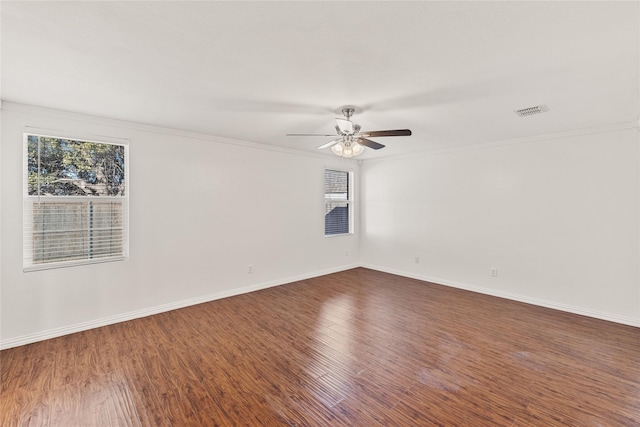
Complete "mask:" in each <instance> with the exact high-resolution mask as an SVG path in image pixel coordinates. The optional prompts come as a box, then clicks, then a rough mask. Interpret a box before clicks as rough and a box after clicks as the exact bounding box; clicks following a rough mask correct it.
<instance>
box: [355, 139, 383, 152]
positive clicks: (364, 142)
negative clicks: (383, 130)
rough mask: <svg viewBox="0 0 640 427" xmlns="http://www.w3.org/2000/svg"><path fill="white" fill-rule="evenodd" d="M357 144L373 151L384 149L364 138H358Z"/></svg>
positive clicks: (380, 145)
mask: <svg viewBox="0 0 640 427" xmlns="http://www.w3.org/2000/svg"><path fill="white" fill-rule="evenodd" d="M358 144H360V145H364V146H365V147H369V148H373V149H374V150H379V149H381V148H384V145H382V144H378V143H377V142H375V141H372V140H370V139H366V138H358Z"/></svg>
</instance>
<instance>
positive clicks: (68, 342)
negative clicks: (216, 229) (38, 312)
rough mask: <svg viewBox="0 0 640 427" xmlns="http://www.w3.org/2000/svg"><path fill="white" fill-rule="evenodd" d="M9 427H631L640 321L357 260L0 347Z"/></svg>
mask: <svg viewBox="0 0 640 427" xmlns="http://www.w3.org/2000/svg"><path fill="white" fill-rule="evenodd" d="M0 363H1V368H2V394H1V395H0V425H2V426H64V427H76V426H77V427H81V426H82V427H85V426H100V427H102V426H148V425H151V426H156V425H157V426H170V425H171V426H214V425H220V426H240V425H242V426H271V425H274V426H279V425H282V426H334V425H335V426H377V425H384V426H438V425H442V426H473V427H475V426H581V427H582V426H637V425H640V329H639V328H633V327H627V326H623V325H617V324H613V323H609V322H604V321H599V320H595V319H589V318H585V317H581V316H576V315H571V314H567V313H562V312H557V311H553V310H548V309H544V308H540V307H533V306H528V305H526V304H521V303H516V302H512V301H507V300H502V299H499V298H493V297H489V296H485V295H479V294H474V293H471V292H465V291H461V290H456V289H451V288H447V287H443V286H437V285H433V284H428V283H425V282H420V281H417V280H412V279H407V278H402V277H397V276H393V275H389V274H385V273H379V272H374V271H371V270H366V269H355V270H350V271H346V272H342V273H337V274H332V275H329V276H324V277H320V278H316V279H311V280H305V281H301V282H296V283H292V284H289V285H284V286H280V287H276V288H271V289H267V290H263V291H259V292H254V293H251V294H245V295H241V296H237V297H233V298H227V299H224V300H219V301H214V302H211V303H207V304H201V305H198V306H193V307H189V308H185V309H181V310H176V311H172V312H168V313H164V314H160V315H156V316H151V317H147V318H144V319H139V320H134V321H130V322H125V323H120V324H117V325H113V326H108V327H103V328H98V329H94V330H91V331H86V332H82V333H77V334H73V335H69V336H65V337H61V338H57V339H52V340H48V341H44V342H40V343H35V344H31V345H26V346H22V347H18V348H13V349H8V350H4V351H2V352H1V353H0Z"/></svg>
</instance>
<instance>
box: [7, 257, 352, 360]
mask: <svg viewBox="0 0 640 427" xmlns="http://www.w3.org/2000/svg"><path fill="white" fill-rule="evenodd" d="M359 266H360V265H359V264H349V265H344V266H340V267H335V268H330V269H326V270H320V271H315V272H312V273H306V274H301V275H297V276H290V277H285V278H281V279H276V280H270V281H267V282H262V283H256V284H253V285H249V286H244V287H241V288H235V289H230V290H228V291H223V292H216V293H213V294H208V295H202V296H199V297H195V298H188V299H184V300H180V301H175V302H171V303H168V304H162V305H158V306H154V307H149V308H144V309H141V310H136V311H131V312H128V313H122V314H118V315H115V316H109V317H103V318H101V319H96V320H90V321H88V322H81V323H76V324H73V325H69V326H64V327H61V328H55V329H49V330H47V331H42V332H38V333H35V334H29V335H23V336H20V337H15V338H10V339H7V340H0V350H5V349H8V348H12V347H19V346H21V345H26V344H32V343H35V342H38V341H44V340H48V339H51V338H57V337H61V336H64V335H69V334H73V333H76V332H82V331H87V330H89V329H94V328H99V327H102V326H108V325H113V324H115V323H120V322H126V321H128V320H134V319H139V318H141V317H146V316H152V315H154V314H160V313H164V312H167V311H171V310H177V309H179V308H184V307H189V306H192V305H196V304H202V303H205V302H210V301H215V300H218V299H223V298H228V297H232V296H235V295H241V294H246V293H249V292H254V291H259V290H261V289H267V288H271V287H274V286H280V285H284V284H287V283H292V282H297V281H300V280H306V279H312V278H314V277H319V276H324V275H327V274H332V273H337V272H340V271H345V270H350V269H352V268H356V267H359Z"/></svg>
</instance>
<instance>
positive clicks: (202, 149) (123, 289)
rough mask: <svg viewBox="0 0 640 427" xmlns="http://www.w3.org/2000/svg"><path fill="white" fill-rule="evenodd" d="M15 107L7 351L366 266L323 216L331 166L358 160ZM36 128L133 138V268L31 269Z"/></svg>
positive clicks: (9, 174) (5, 250) (9, 124)
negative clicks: (28, 210)
mask: <svg viewBox="0 0 640 427" xmlns="http://www.w3.org/2000/svg"><path fill="white" fill-rule="evenodd" d="M3 107H4V108H3V112H2V120H3V123H2V125H3V126H2V145H1V150H2V156H1V161H2V163H1V165H2V171H1V179H0V182H1V184H2V195H1V201H0V202H1V206H2V212H1V217H0V218H1V221H2V223H1V226H2V228H1V230H0V233H1V235H2V241H1V247H0V251H1V253H2V259H1V263H0V268H1V270H0V271H1V276H0V280H1V283H0V285H1V286H0V290H1V294H0V303H1V307H0V310H1V312H0V314H1V324H0V326H1V332H0V338H1V345H2V347H10V346H15V345H20V344H24V343H27V342H32V341H36V340H39V339H44V338H49V337H52V336H56V335H61V334H64V333H69V332H74V331H77V330H81V329H86V328H89V327H93V326H98V325H102V324H107V323H112V322H115V321H120V320H125V319H128V318H133V317H139V316H142V315H146V314H151V313H155V312H158V311H163V310H168V309H171V308H176V307H178V306H184V305H187V304H192V303H196V302H201V301H203V300H209V299H212V298H218V297H222V296H226V295H232V294H235V293H240V292H246V291H248V290H251V289H257V288H261V287H266V286H272V285H276V284H281V283H286V282H288V281H292V280H296V279H301V278H306V277H313V276H316V275H321V274H325V273H328V272H333V271H337V270H341V269H345V268H350V267H353V266H354V265H356V262H357V258H358V236H357V235H354V236H339V237H331V238H325V237H324V210H323V209H324V206H323V178H324V167H325V166H329V167H335V168H347V169H351V170H357V168H358V164H357V163H356V162H354V161H346V160H342V159H339V158H335V157H328V156H327V157H325V156H314V155H305V154H302V153H298V152H293V151H284V150H275V149H265V148H261V147H260V146H259V145H257V144H250V143H244V144H235V143H229V141H225V140H222V139H220V138H214V137H209V136H204V135H197V134H190V133H186V132H180V131H173V130H168V129H161V128H154V127H150V126H143V125H137V124H131V123H125V122H117V121H112V120H107V119H100V118H95V117H87V116H80V115H74V114H70V113H64V112H60V111H55V110H46V109H41V108H35V107H28V106H23V105H17V104H8V103H5V104H3ZM212 120H215V118H214V117H212ZM26 126H30V127H36V128H45V129H52V130H59V131H61V133H62V134H64V133H65V131H68V132H72V133H73V134H74V135H75V134H78V133H80V134H86V135H87V136H99V135H104V136H109V137H117V138H128V139H129V140H130V142H129V154H130V162H129V165H130V259H129V260H128V261H124V262H110V263H104V264H95V265H88V266H81V267H73V268H62V269H57V270H47V271H37V272H29V273H23V271H22V181H23V147H22V144H23V142H22V140H23V137H22V134H23V132H24V130H25V127H26ZM168 168H169V169H172V171H173V172H172V173H171V176H170V178H169V177H167V175H165V174H163V173H162V171H163V170H166V169H168ZM345 251H349V256H346V255H345ZM250 264H251V265H252V266H253V273H252V274H248V273H247V266H248V265H250Z"/></svg>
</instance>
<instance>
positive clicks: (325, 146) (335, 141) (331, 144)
mask: <svg viewBox="0 0 640 427" xmlns="http://www.w3.org/2000/svg"><path fill="white" fill-rule="evenodd" d="M341 139H342V138H338V139H334V140H333V141H329V142H327V143H326V144H322V145H321V146H319V147H318V150H322V149H323V148H329V147H333V146H334V145H336V144H337V143H338V141H340V140H341Z"/></svg>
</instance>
